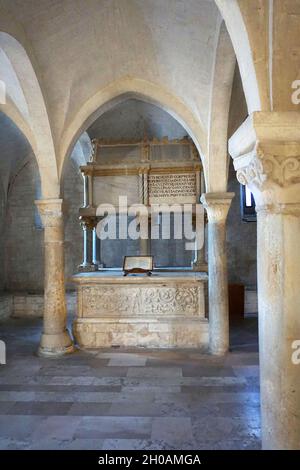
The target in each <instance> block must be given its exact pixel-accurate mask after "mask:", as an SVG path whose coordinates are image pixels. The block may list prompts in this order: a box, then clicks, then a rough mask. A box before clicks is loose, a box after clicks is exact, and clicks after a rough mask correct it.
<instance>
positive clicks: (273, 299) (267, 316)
mask: <svg viewBox="0 0 300 470" xmlns="http://www.w3.org/2000/svg"><path fill="white" fill-rule="evenodd" d="M289 207H290V209H288V206H285V208H284V210H283V212H279V213H276V212H273V211H268V210H267V211H259V212H258V241H257V243H258V247H257V248H258V298H259V349H260V367H261V372H260V373H261V378H262V380H261V387H260V390H261V417H262V438H263V448H264V449H285V450H289V449H290V450H291V449H300V364H299V363H293V356H292V355H293V352H294V349H293V344H295V343H294V342H295V341H299V340H300V288H299V285H300V250H299V233H300V205H299V206H298V209H297V210H295V208H293V205H292V204H291V205H289ZM298 348H299V346H298ZM299 356H300V354H298V357H299Z"/></svg>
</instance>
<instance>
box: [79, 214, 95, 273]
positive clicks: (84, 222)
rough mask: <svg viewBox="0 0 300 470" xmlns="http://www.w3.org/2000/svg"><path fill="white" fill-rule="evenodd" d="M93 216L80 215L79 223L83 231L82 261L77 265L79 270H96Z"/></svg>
mask: <svg viewBox="0 0 300 470" xmlns="http://www.w3.org/2000/svg"><path fill="white" fill-rule="evenodd" d="M96 224H97V222H96V219H95V217H86V216H80V225H81V226H82V231H83V261H82V263H81V264H80V265H79V266H78V270H79V271H80V272H93V271H97V265H96V264H95V263H94V260H93V256H94V236H93V231H94V229H95V227H96Z"/></svg>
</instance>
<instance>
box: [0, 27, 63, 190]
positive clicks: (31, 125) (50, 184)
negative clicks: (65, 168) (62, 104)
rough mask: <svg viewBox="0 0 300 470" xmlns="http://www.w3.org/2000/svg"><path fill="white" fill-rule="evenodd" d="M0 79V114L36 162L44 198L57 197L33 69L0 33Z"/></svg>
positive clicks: (41, 98)
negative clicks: (1, 93) (1, 96)
mask: <svg viewBox="0 0 300 470" xmlns="http://www.w3.org/2000/svg"><path fill="white" fill-rule="evenodd" d="M0 51H1V54H0V63H1V68H0V80H3V81H4V82H5V85H6V87H5V88H6V101H5V102H4V103H2V104H1V111H2V112H3V113H4V114H6V115H7V116H8V117H9V118H10V119H12V121H13V122H14V123H15V125H16V126H17V127H18V128H19V129H20V130H21V131H22V132H23V134H24V136H25V137H26V138H27V140H28V141H29V143H30V145H31V147H32V149H33V151H34V154H35V157H36V159H37V163H38V167H39V171H40V175H41V184H42V194H43V197H45V198H51V197H57V196H58V194H59V184H58V172H57V163H56V154H55V148H54V143H53V139H52V133H51V127H50V121H49V117H48V112H47V107H46V103H45V100H44V96H43V94H42V90H41V87H40V84H39V81H38V78H37V74H36V70H35V69H34V67H33V65H32V62H31V60H30V58H29V56H28V54H27V52H26V50H25V48H24V47H23V46H22V44H21V43H20V42H19V41H18V40H17V39H15V38H14V37H13V36H11V35H10V34H8V33H6V32H3V31H0Z"/></svg>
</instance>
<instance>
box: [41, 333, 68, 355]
mask: <svg viewBox="0 0 300 470" xmlns="http://www.w3.org/2000/svg"><path fill="white" fill-rule="evenodd" d="M74 350H75V348H74V344H73V341H72V339H71V337H70V335H69V332H68V330H67V329H66V330H65V331H64V332H63V333H57V334H53V335H51V334H47V333H43V334H42V337H41V343H40V346H39V349H38V356H41V357H59V356H64V355H65V354H70V353H72V352H74Z"/></svg>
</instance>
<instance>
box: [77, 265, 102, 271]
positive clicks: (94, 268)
mask: <svg viewBox="0 0 300 470" xmlns="http://www.w3.org/2000/svg"><path fill="white" fill-rule="evenodd" d="M77 269H78V272H80V273H93V272H95V271H98V265H97V264H94V263H86V264H85V263H83V264H80V265H79V266H78V268H77Z"/></svg>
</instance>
